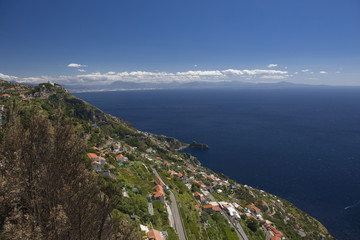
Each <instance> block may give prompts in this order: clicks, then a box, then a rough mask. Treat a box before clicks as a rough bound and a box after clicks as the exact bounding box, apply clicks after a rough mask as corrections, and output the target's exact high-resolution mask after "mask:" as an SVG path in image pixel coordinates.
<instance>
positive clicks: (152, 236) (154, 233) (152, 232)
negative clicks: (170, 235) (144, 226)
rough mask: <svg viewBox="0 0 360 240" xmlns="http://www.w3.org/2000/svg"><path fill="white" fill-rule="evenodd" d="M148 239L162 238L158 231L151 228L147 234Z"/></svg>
mask: <svg viewBox="0 0 360 240" xmlns="http://www.w3.org/2000/svg"><path fill="white" fill-rule="evenodd" d="M146 235H147V236H148V239H149V240H162V237H161V235H160V232H159V231H158V230H155V229H151V230H150V231H149V232H148V233H147V234H146Z"/></svg>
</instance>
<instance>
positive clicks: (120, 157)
mask: <svg viewBox="0 0 360 240" xmlns="http://www.w3.org/2000/svg"><path fill="white" fill-rule="evenodd" d="M115 160H116V161H118V162H126V161H128V160H129V159H128V158H127V157H124V155H122V154H119V155H116V156H115Z"/></svg>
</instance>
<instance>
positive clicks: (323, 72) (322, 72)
mask: <svg viewBox="0 0 360 240" xmlns="http://www.w3.org/2000/svg"><path fill="white" fill-rule="evenodd" d="M319 73H321V74H327V72H325V71H320V72H319Z"/></svg>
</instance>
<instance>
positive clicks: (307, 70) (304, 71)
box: [301, 69, 310, 73]
mask: <svg viewBox="0 0 360 240" xmlns="http://www.w3.org/2000/svg"><path fill="white" fill-rule="evenodd" d="M309 71H310V70H309V69H303V70H301V72H303V73H306V72H309Z"/></svg>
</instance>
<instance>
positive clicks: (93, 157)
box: [86, 153, 100, 161]
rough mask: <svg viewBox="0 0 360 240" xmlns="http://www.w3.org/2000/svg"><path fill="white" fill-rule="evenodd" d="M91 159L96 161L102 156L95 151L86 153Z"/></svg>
mask: <svg viewBox="0 0 360 240" xmlns="http://www.w3.org/2000/svg"><path fill="white" fill-rule="evenodd" d="M86 155H87V156H88V157H89V158H90V160H93V161H96V160H100V157H99V156H98V155H96V154H95V153H88V154H86Z"/></svg>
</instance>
